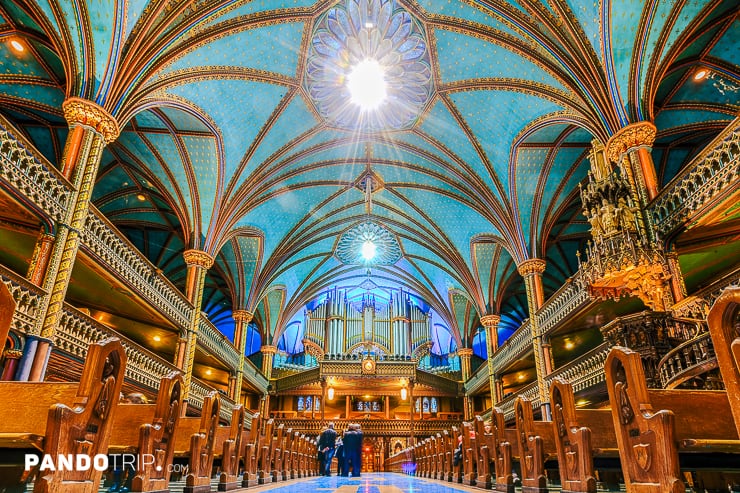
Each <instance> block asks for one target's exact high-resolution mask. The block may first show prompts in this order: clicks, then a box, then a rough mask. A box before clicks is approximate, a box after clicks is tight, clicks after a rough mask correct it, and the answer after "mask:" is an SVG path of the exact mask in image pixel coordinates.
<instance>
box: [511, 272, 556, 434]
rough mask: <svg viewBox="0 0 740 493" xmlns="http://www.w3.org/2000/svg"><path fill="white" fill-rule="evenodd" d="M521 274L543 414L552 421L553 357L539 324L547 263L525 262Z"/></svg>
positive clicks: (543, 298)
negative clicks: (549, 380) (549, 373)
mask: <svg viewBox="0 0 740 493" xmlns="http://www.w3.org/2000/svg"><path fill="white" fill-rule="evenodd" d="M517 270H518V271H519V274H520V275H521V276H522V277H523V278H524V285H525V287H526V289H527V307H528V309H529V326H530V328H531V331H532V346H533V350H534V364H535V369H536V371H537V390H538V394H539V398H540V404H541V406H542V413H543V415H544V416H547V419H550V402H549V399H548V389H547V387H546V385H545V376H546V373H545V371H546V368H547V367H548V364H547V363H545V360H546V359H549V358H550V357H551V356H550V354H549V352H548V353H546V352H545V351H546V349H545V347H543V345H542V334H540V329H539V326H538V324H537V310H539V309H540V307H541V306H542V304H543V303H544V302H545V292H544V290H543V289H542V273H543V272H545V261H544V260H542V259H538V258H533V259H529V260H525V261H524V262H522V263H520V264H519V265H518V266H517ZM550 366H551V365H550Z"/></svg>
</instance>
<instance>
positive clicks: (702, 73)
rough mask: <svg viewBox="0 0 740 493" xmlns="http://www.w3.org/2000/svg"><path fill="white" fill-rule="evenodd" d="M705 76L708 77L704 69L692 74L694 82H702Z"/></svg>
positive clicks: (707, 71)
mask: <svg viewBox="0 0 740 493" xmlns="http://www.w3.org/2000/svg"><path fill="white" fill-rule="evenodd" d="M707 75H709V70H707V69H705V68H700V69H699V70H697V71H696V73H695V74H694V80H704V79H706V78H707Z"/></svg>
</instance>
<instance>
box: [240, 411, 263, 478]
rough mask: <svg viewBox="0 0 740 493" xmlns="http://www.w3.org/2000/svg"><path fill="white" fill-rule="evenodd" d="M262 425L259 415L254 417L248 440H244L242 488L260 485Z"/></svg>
mask: <svg viewBox="0 0 740 493" xmlns="http://www.w3.org/2000/svg"><path fill="white" fill-rule="evenodd" d="M260 423H261V420H260V415H259V414H255V415H254V416H252V427H251V428H250V429H249V435H248V436H247V438H246V440H244V453H243V456H244V476H243V477H242V488H248V487H250V486H256V485H257V484H258V481H257V471H258V469H257V465H258V462H259V461H258V455H259V450H260V447H259V446H260V441H259V438H260V426H261V424H260Z"/></svg>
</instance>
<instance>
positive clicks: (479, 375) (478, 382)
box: [465, 363, 488, 394]
mask: <svg viewBox="0 0 740 493" xmlns="http://www.w3.org/2000/svg"><path fill="white" fill-rule="evenodd" d="M487 383H488V364H486V363H484V364H482V365H480V366H479V367H478V370H476V372H475V373H473V376H472V377H470V378H469V379H468V381H467V382H465V392H466V393H468V394H474V393H475V392H477V391H478V389H479V388H481V387H483V386H484V385H485V384H487Z"/></svg>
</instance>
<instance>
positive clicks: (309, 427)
mask: <svg viewBox="0 0 740 493" xmlns="http://www.w3.org/2000/svg"><path fill="white" fill-rule="evenodd" d="M329 421H331V422H333V423H334V428H335V429H337V430H345V429H347V427H348V426H349V424H350V423H357V424H359V425H360V428H361V429H362V432H363V433H364V434H365V435H366V436H367V435H372V436H399V435H400V436H404V435H408V434H409V433H410V432H411V420H408V419H394V420H385V419H359V420H355V419H325V420H324V422H322V421H321V420H320V419H301V418H292V419H286V418H275V423H276V424H278V425H279V424H283V425H285V427H286V428H292V429H293V431H298V432H300V433H304V434H306V435H310V436H315V435H318V434H319V432H320V431H321V429H322V427H323V426H324V425H325V424H326V423H327V422H329ZM452 426H458V427H459V426H460V421H459V420H449V419H424V420H423V421H419V420H414V434H415V435H416V436H429V435H432V434H434V433H441V432H442V430H445V429H449V428H451V427H452Z"/></svg>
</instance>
